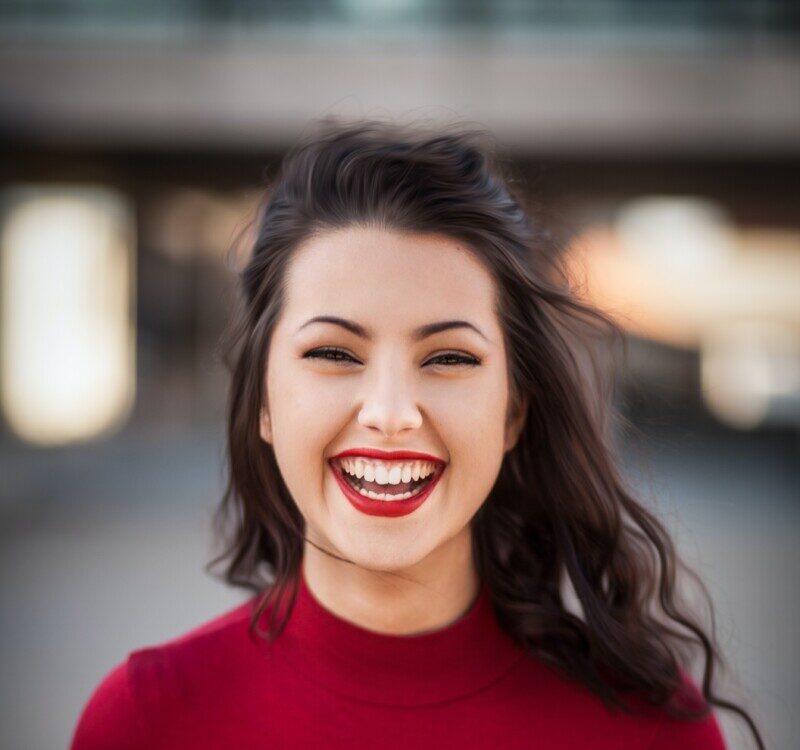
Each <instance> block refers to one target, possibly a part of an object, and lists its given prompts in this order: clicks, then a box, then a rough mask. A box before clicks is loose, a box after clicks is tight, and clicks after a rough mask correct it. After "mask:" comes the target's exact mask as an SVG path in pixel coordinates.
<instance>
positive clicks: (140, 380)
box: [0, 0, 800, 750]
mask: <svg viewBox="0 0 800 750" xmlns="http://www.w3.org/2000/svg"><path fill="white" fill-rule="evenodd" d="M327 114H335V115H340V116H342V117H348V118H350V117H360V116H363V117H376V118H381V117H389V118H393V119H395V120H398V121H404V122H414V121H420V122H422V121H426V122H430V121H440V120H441V121H442V122H445V123H446V122H456V121H458V122H463V121H467V122H469V123H471V124H473V125H475V126H476V127H485V128H487V129H489V130H490V131H491V132H492V133H493V134H494V136H495V138H496V141H497V146H498V151H499V152H500V155H501V156H502V158H503V160H504V161H506V162H507V163H509V164H513V167H514V169H515V170H517V173H518V174H519V175H520V182H519V183H518V185H519V187H520V189H521V190H523V192H525V193H526V194H527V195H528V196H530V198H531V200H532V201H533V202H534V203H535V205H536V206H538V208H539V209H540V210H541V211H542V212H544V213H545V214H546V215H547V216H548V217H549V218H550V219H551V220H553V221H555V222H556V223H557V224H559V225H560V226H562V227H568V233H567V242H566V249H565V252H566V254H567V260H568V262H569V263H570V264H571V267H572V268H573V270H574V272H575V273H576V275H579V276H580V277H581V278H583V279H584V282H583V289H584V292H585V294H586V295H587V296H588V297H589V298H590V299H592V300H593V301H594V302H596V303H597V304H598V305H600V306H601V307H603V308H604V309H606V310H608V311H609V312H611V313H612V314H613V315H614V316H615V317H616V319H617V320H618V321H619V322H620V323H621V325H622V326H623V327H624V329H625V331H626V337H627V345H628V353H627V358H625V359H624V361H623V360H622V359H620V360H619V363H618V365H617V372H616V377H617V388H616V390H615V398H616V400H617V405H618V407H619V409H620V410H621V411H622V413H623V415H624V417H625V418H626V419H627V420H629V421H630V422H631V423H632V424H633V426H634V427H635V431H634V432H631V433H620V435H619V438H618V439H619V446H620V450H621V453H622V456H623V459H624V462H625V466H626V470H627V471H628V473H629V477H630V481H631V482H632V483H633V484H634V486H635V487H636V488H637V489H638V490H639V492H640V494H641V497H642V498H643V500H644V501H645V502H646V503H647V504H649V505H650V506H652V507H653V508H655V509H656V510H657V511H658V512H659V514H660V515H661V517H662V518H663V519H664V520H665V522H666V523H667V525H668V527H669V528H670V530H671V531H672V532H673V534H674V535H675V538H676V542H677V545H678V548H679V550H680V551H681V553H682V554H683V556H684V559H686V561H687V562H688V563H689V564H690V565H692V566H693V567H694V568H695V570H697V571H698V573H699V574H700V575H701V576H702V577H703V579H704V580H705V581H706V583H707V585H708V587H709V590H710V592H711V595H712V597H713V600H714V603H715V606H716V613H717V619H716V623H717V633H718V637H719V641H720V645H721V647H722V649H723V652H724V654H725V655H726V656H727V657H728V660H729V663H730V665H731V667H732V674H733V676H732V677H730V678H729V683H730V688H729V690H730V691H732V692H730V694H731V695H733V696H734V697H736V698H737V699H739V700H743V701H744V702H745V703H746V704H747V705H748V707H749V708H750V709H751V710H752V711H753V713H754V715H755V716H756V719H757V720H758V721H759V723H760V726H761V728H762V730H763V731H764V733H765V735H766V737H767V739H768V741H769V743H770V747H774V748H794V747H798V746H800V722H799V720H798V714H797V710H796V707H797V706H798V705H800V648H798V645H797V636H796V632H797V628H796V623H797V621H798V617H799V616H800V606H799V605H800V591H799V589H798V586H797V579H796V578H795V576H797V575H798V573H800V545H798V531H800V461H799V460H798V457H799V454H800V439H799V435H800V180H798V166H799V165H800V12H799V11H798V5H797V4H796V3H794V2H790V1H789V0H753V1H752V2H744V1H741V0H730V1H729V2H726V3H718V2H716V1H715V0H561V1H560V2H559V1H557V0H529V1H528V2H524V1H523V0H469V1H462V2H455V0H427V1H426V2H422V0H395V2H389V1H388V0H318V1H317V2H309V1H307V0H306V1H302V2H301V1H299V0H296V1H295V2H289V1H288V0H261V2H253V0H217V1H212V0H181V1H175V2H171V3H165V2H152V1H151V0H138V1H137V2H129V1H127V0H112V1H107V2H95V1H94V0H63V1H62V2H56V3H54V2H45V1H44V0H0V139H1V140H0V408H1V412H2V419H0V594H1V595H2V609H1V610H0V663H2V665H3V674H2V679H1V680H0V745H2V747H4V748H5V747H8V748H42V749H44V748H63V747H66V746H67V744H68V742H69V739H70V737H71V733H72V731H73V728H74V725H75V722H76V721H77V717H78V715H79V712H80V710H81V708H82V707H83V705H84V704H85V702H86V700H87V699H88V697H89V694H90V693H91V691H92V690H93V689H94V687H95V686H96V685H97V684H98V682H99V680H100V679H101V678H102V677H103V676H104V675H105V674H106V673H107V672H108V671H109V670H110V669H111V667H112V666H114V665H115V664H117V663H119V662H120V661H122V660H123V659H124V658H125V656H126V654H127V653H128V652H129V651H131V650H134V649H136V648H139V647H143V646H145V645H150V644H153V643H158V642H160V641H163V640H165V639H167V638H170V637H173V636H175V635H178V634H179V633H181V632H184V631H185V630H187V629H189V628H191V627H193V626H195V625H197V624H199V623H201V622H202V621H204V620H205V619H208V618H210V617H212V616H214V615H215V614H217V613H219V612H221V611H223V610H224V609H226V608H228V607H230V606H233V605H234V604H236V603H238V602H240V601H242V599H243V596H244V594H243V593H240V592H237V591H233V590H229V589H227V588H226V587H224V586H223V585H222V584H221V583H219V582H218V581H216V580H215V579H214V578H212V577H211V576H209V575H207V574H206V573H205V572H204V571H203V566H204V565H205V563H206V562H208V560H209V559H210V558H211V556H212V550H213V549H214V547H213V544H212V536H211V514H212V512H213V509H214V508H215V506H216V504H217V502H218V500H219V498H220V496H221V492H222V487H223V481H224V474H223V458H224V449H225V446H224V407H225V397H226V390H225V389H226V384H227V378H226V372H225V370H224V367H223V365H222V363H221V360H220V357H219V350H218V342H219V337H220V335H221V333H222V331H223V329H224V326H225V324H226V322H227V318H228V315H229V312H230V309H231V305H232V301H233V295H232V292H233V273H234V271H235V269H236V267H237V264H238V263H240V262H241V259H240V257H239V255H238V254H237V252H236V251H235V248H236V239H237V237H240V236H243V235H244V236H246V232H247V226H248V222H249V221H250V220H251V219H252V218H253V215H254V212H255V210H256V206H257V204H258V200H259V198H260V196H261V193H262V188H263V185H264V181H265V179H267V178H269V177H271V176H273V175H274V174H275V173H276V171H277V167H278V164H279V160H280V158H281V156H282V155H283V153H285V151H286V149H287V148H288V147H289V146H291V145H292V143H294V141H295V140H296V139H297V137H298V136H299V135H300V134H301V133H302V132H303V131H304V128H306V127H307V126H308V123H309V121H310V120H312V119H313V118H316V117H321V116H324V115H327ZM734 678H738V681H737V680H736V679H734ZM718 717H719V719H720V722H721V724H722V726H723V730H724V732H725V734H726V737H727V740H728V742H729V745H730V747H731V748H732V749H737V750H738V748H745V747H752V746H753V745H752V744H751V743H750V740H749V736H748V734H747V733H746V731H744V727H743V724H742V722H740V721H739V720H737V719H735V717H731V715H730V714H728V713H727V712H718Z"/></svg>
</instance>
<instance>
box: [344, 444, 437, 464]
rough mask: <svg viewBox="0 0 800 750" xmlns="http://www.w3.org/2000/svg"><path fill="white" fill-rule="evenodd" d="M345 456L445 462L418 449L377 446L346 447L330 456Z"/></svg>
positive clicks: (385, 459)
mask: <svg viewBox="0 0 800 750" xmlns="http://www.w3.org/2000/svg"><path fill="white" fill-rule="evenodd" d="M347 456H363V457H364V458H379V459H382V460H384V461H401V460H404V459H408V460H411V461H413V460H416V461H433V462H434V463H437V464H444V463H447V462H446V461H444V460H443V459H441V458H438V457H437V456H432V455H431V454H430V453H420V452H419V451H382V450H380V449H379V448H348V449H347V450H345V451H342V452H341V453H337V454H336V455H335V456H331V458H345V457H347Z"/></svg>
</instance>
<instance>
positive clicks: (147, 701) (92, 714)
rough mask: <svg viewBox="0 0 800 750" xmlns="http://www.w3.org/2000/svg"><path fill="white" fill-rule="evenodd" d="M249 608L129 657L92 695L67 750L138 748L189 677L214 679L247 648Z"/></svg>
mask: <svg viewBox="0 0 800 750" xmlns="http://www.w3.org/2000/svg"><path fill="white" fill-rule="evenodd" d="M253 604H254V600H253V599H249V600H248V601H246V602H245V603H243V604H240V605H237V606H236V607H234V608H232V609H229V610H227V611H226V612H224V613H222V614H220V615H218V616H216V617H214V618H213V619H211V620H208V621H207V622H204V623H202V624H201V625H198V626H197V627H195V628H192V629H191V630H189V631H187V632H185V633H183V634H181V635H179V636H177V637H175V638H172V639H170V640H167V641H164V642H162V643H159V644H156V645H153V646H148V647H145V648H141V649H138V650H135V651H132V652H130V653H129V654H128V656H127V658H126V659H124V660H123V661H122V662H120V663H119V664H117V665H116V666H115V667H114V668H113V669H111V670H110V671H109V672H108V673H107V674H106V675H105V676H104V677H103V678H102V680H101V681H100V682H99V684H98V685H97V686H96V687H95V688H94V690H93V691H92V693H91V695H90V697H89V699H88V701H87V702H86V704H85V706H84V708H83V711H82V712H81V715H80V717H79V719H78V722H77V724H76V727H75V731H74V733H73V738H72V743H71V745H70V750H95V748H97V749H98V750H99V748H110V747H113V748H119V749H120V750H125V749H127V748H134V747H137V748H140V747H142V746H143V743H144V730H145V729H146V728H148V727H151V726H152V719H153V709H154V708H156V709H158V708H159V707H160V706H163V705H164V704H165V703H166V704H169V703H170V702H171V701H172V700H174V699H181V698H182V697H183V696H182V687H181V686H182V684H185V683H188V682H191V679H192V672H194V671H203V672H204V673H205V674H209V673H212V674H216V673H218V671H219V670H224V669H225V665H226V664H227V663H228V662H229V661H230V660H231V659H233V661H235V655H236V652H237V650H240V649H246V648H248V644H249V647H250V648H252V642H251V641H250V639H249V636H248V626H249V623H250V615H251V612H252V608H253ZM187 676H188V679H187ZM145 717H146V718H145Z"/></svg>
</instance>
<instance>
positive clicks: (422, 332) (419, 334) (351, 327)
mask: <svg viewBox="0 0 800 750" xmlns="http://www.w3.org/2000/svg"><path fill="white" fill-rule="evenodd" d="M312 323H332V324H333V325H336V326H341V327H342V328H344V329H346V330H348V331H350V333H354V334H355V335H356V336H360V337H361V338H362V339H367V341H372V335H371V334H370V333H369V331H367V329H366V328H364V326H362V325H359V324H358V323H356V322H355V321H353V320H347V319H346V318H339V317H337V316H336V315H316V316H314V317H313V318H310V319H309V320H307V321H306V322H305V323H303V325H301V326H300V328H298V329H297V331H295V333H297V332H298V331H300V330H301V329H303V328H305V327H306V326H309V325H311V324H312ZM453 328H470V329H472V330H473V331H475V333H477V334H478V335H479V336H480V337H481V338H483V339H485V340H486V341H489V339H488V338H486V336H485V335H484V334H483V332H482V331H481V330H480V329H479V328H478V327H477V326H475V325H473V324H472V323H470V322H468V321H466V320H441V321H439V322H437V323H428V324H427V325H424V326H420V327H419V328H415V329H414V330H413V331H412V332H411V338H412V340H413V341H422V339H425V338H428V337H429V336H433V335H434V334H436V333H441V332H442V331H449V330H451V329H453ZM489 343H491V341H489Z"/></svg>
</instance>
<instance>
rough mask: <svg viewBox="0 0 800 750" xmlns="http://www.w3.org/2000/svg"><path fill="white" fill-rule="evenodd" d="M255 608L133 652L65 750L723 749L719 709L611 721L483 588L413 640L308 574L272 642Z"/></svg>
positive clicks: (97, 694) (653, 712)
mask: <svg viewBox="0 0 800 750" xmlns="http://www.w3.org/2000/svg"><path fill="white" fill-rule="evenodd" d="M254 602H255V600H254V599H250V600H249V601H247V602H246V603H245V604H243V605H240V606H238V607H236V608H234V609H232V610H230V611H228V612H226V613H225V614H223V615H221V616H219V617H217V618H215V619H213V620H211V621H209V622H207V623H205V624H204V625H202V626H200V627H198V628H195V629H194V630H192V631H189V632H188V633H186V634H185V635H183V636H181V637H179V638H175V639H172V640H170V641H167V642H165V643H162V644H160V645H157V646H154V647H150V648H144V649H140V650H137V651H134V652H132V653H130V654H129V655H128V658H127V659H126V660H124V661H123V662H122V663H121V664H119V665H118V666H117V667H115V668H114V669H113V670H112V671H111V672H110V673H109V674H108V675H107V676H106V677H105V679H104V680H103V681H102V682H101V683H100V684H99V685H98V687H97V688H96V689H95V691H94V693H93V694H92V696H91V697H90V699H89V701H88V703H87V704H86V706H85V708H84V710H83V713H82V715H81V717H80V719H79V721H78V724H77V726H76V729H75V733H74V736H73V740H72V744H71V750H116V749H118V750H127V749H130V748H147V750H160V749H161V748H165V749H166V748H169V750H183V749H186V750H190V749H191V750H212V749H213V750H223V749H224V750H231V749H232V748H236V750H277V749H278V748H315V747H319V748H326V749H328V750H337V749H338V748H347V750H352V749H353V748H373V747H374V748H382V750H395V749H397V750H400V749H401V748H402V750H410V749H411V748H414V749H423V750H424V749H425V748H436V750H443V749H444V748H459V749H460V748H469V749H470V750H480V749H481V748H491V750H500V749H501V748H511V749H514V748H520V749H521V748H525V750H530V749H531V748H535V749H536V750H556V749H558V750H565V749H567V748H569V749H570V750H573V749H574V750H578V749H579V748H580V750H586V749H587V748H591V749H592V750H612V748H613V750H619V749H620V748H632V749H634V750H637V749H640V750H666V749H667V748H681V749H682V750H724V748H725V744H724V742H723V739H722V735H721V733H720V730H719V726H718V724H717V722H716V719H715V718H714V715H713V714H709V716H708V717H707V718H706V719H704V720H700V721H697V722H685V721H680V720H678V719H672V718H670V717H669V716H667V714H666V713H664V712H662V711H659V710H657V709H650V710H647V711H646V713H645V714H643V715H640V716H630V715H627V714H624V713H621V712H614V713H612V712H609V711H608V710H607V709H606V708H605V707H604V706H603V704H602V702H601V701H600V700H599V699H598V698H596V697H595V696H593V695H592V694H591V693H590V692H589V691H588V690H587V689H585V688H584V687H582V686H581V685H580V684H578V683H576V682H574V681H571V680H568V679H566V678H564V677H562V676H560V674H559V673H558V672H557V671H556V670H555V669H554V668H553V667H550V666H547V665H545V664H544V663H543V662H541V661H540V660H539V659H538V658H535V657H532V656H530V655H528V653H527V652H526V651H525V650H523V649H522V648H520V647H518V646H517V644H516V643H515V642H514V641H513V640H512V639H511V638H510V637H509V636H508V635H506V633H505V632H504V631H503V630H502V629H501V628H500V627H499V625H498V623H497V621H496V619H495V617H494V614H493V611H492V607H491V603H490V600H489V595H488V591H487V589H486V587H485V586H484V587H483V588H482V589H481V591H480V594H479V596H478V598H477V600H476V601H475V602H474V603H473V605H472V606H471V607H470V609H469V610H468V611H467V613H466V614H464V615H463V616H462V617H461V618H459V619H458V620H456V621H455V622H454V623H452V624H450V625H448V626H447V627H444V628H441V629H439V630H435V631H431V632H427V633H422V634H417V635H411V636H393V635H385V634H381V633H376V632H374V631H370V630H367V629H365V628H361V627H359V626H357V625H355V624H353V623H350V622H349V621H347V620H344V619H341V618H340V617H338V616H336V615H334V614H333V613H332V612H330V611H329V610H327V609H325V608H324V607H323V606H322V605H321V604H320V603H319V602H318V601H317V600H316V599H315V598H314V596H313V594H312V593H311V591H310V590H309V589H308V587H307V585H306V582H305V579H304V577H303V575H302V573H301V577H300V588H299V591H298V597H297V600H296V602H295V607H294V609H293V611H292V614H291V617H290V619H289V621H288V623H287V626H286V628H285V630H284V631H283V633H282V634H281V635H280V636H279V638H278V639H276V640H275V641H274V642H273V643H271V644H268V643H266V642H265V641H263V640H262V639H260V638H259V637H258V636H255V637H254V638H253V639H251V638H250V637H249V635H248V624H249V618H250V613H251V611H252V607H253V605H254ZM259 623H260V625H261V627H262V628H265V627H266V613H265V614H264V616H263V618H262V620H260V621H259ZM687 686H688V689H689V691H690V692H691V693H693V694H694V695H695V696H697V695H698V693H697V688H696V687H695V686H694V684H693V683H691V681H690V680H689V678H688V677H687Z"/></svg>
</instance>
